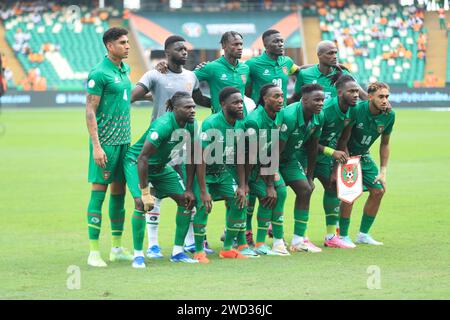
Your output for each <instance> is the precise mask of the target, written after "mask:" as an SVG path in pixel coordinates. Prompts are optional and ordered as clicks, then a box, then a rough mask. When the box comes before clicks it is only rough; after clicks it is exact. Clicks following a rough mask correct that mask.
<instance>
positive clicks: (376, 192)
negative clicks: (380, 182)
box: [371, 188, 384, 199]
mask: <svg viewBox="0 0 450 320" xmlns="http://www.w3.org/2000/svg"><path fill="white" fill-rule="evenodd" d="M371 194H372V196H373V197H376V198H379V199H381V198H382V197H383V195H384V189H383V188H379V189H378V188H377V189H372V192H371Z"/></svg>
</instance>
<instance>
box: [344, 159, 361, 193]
mask: <svg viewBox="0 0 450 320" xmlns="http://www.w3.org/2000/svg"><path fill="white" fill-rule="evenodd" d="M341 179H342V182H343V183H344V185H345V186H347V187H349V188H351V187H352V186H353V185H354V184H355V183H356V180H357V179H358V167H357V165H356V164H346V165H343V166H342V167H341Z"/></svg>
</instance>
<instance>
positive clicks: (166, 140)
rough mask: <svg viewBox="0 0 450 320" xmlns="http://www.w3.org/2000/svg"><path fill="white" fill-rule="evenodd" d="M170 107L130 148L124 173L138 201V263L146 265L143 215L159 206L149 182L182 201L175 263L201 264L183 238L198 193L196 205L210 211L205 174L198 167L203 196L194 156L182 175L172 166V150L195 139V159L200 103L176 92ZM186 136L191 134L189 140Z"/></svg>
mask: <svg viewBox="0 0 450 320" xmlns="http://www.w3.org/2000/svg"><path fill="white" fill-rule="evenodd" d="M167 111H168V112H166V113H165V114H164V115H162V116H161V117H159V118H157V119H156V120H155V121H153V122H152V123H151V125H150V127H149V128H148V129H147V131H146V132H145V133H144V135H142V137H141V138H140V139H139V140H138V141H137V142H136V143H135V144H134V145H133V146H132V147H130V148H129V150H128V152H127V154H126V156H125V161H124V162H125V164H124V171H125V176H126V179H127V185H128V188H129V189H130V192H131V194H132V196H133V199H134V203H135V210H134V213H133V217H132V225H133V246H134V260H133V264H132V267H133V268H145V259H144V254H143V251H142V247H143V241H144V234H145V217H144V215H145V213H146V212H148V211H149V210H151V209H152V208H153V206H154V198H153V196H152V195H151V194H150V190H149V183H151V185H152V186H153V187H154V190H155V194H156V196H157V197H158V198H159V199H162V198H165V197H171V198H172V199H173V200H174V201H175V202H176V203H177V206H178V208H177V213H176V231H175V245H174V247H173V250H172V256H171V259H170V260H171V261H173V262H184V263H198V261H197V260H195V259H191V258H189V257H188V256H187V255H186V254H185V253H184V252H183V244H184V239H185V237H186V233H187V231H188V228H189V222H190V220H191V209H192V207H193V205H194V203H195V200H196V198H197V207H199V206H204V207H205V210H207V211H210V210H211V208H210V206H211V201H210V198H209V195H207V194H206V193H205V192H204V190H205V189H206V186H205V179H204V175H202V174H201V173H200V174H199V173H198V172H197V178H198V183H199V186H200V190H201V191H202V192H201V194H200V195H198V193H199V190H196V189H195V187H196V186H197V185H196V184H195V183H194V172H195V166H194V164H193V163H192V161H191V162H190V163H187V162H186V164H185V170H183V172H182V175H180V174H179V173H178V172H176V171H175V170H174V169H173V167H171V166H170V165H168V163H169V161H170V159H171V158H172V155H173V153H172V151H173V150H174V148H176V147H179V146H180V143H189V144H190V151H191V159H194V150H195V148H194V146H193V145H194V143H195V141H196V140H197V139H196V128H195V127H196V122H195V103H194V101H193V99H192V97H191V95H190V93H188V92H181V91H180V92H176V93H175V94H174V95H173V97H172V98H170V99H169V100H167ZM177 134H178V136H177ZM186 135H187V136H189V137H190V138H189V139H184V137H185V136H186ZM177 137H178V138H177ZM181 139H184V140H181ZM180 140H181V141H180ZM183 177H185V179H183ZM183 180H184V181H183ZM194 193H195V194H196V195H194ZM197 209H199V208H197Z"/></svg>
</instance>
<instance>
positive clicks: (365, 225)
mask: <svg viewBox="0 0 450 320" xmlns="http://www.w3.org/2000/svg"><path fill="white" fill-rule="evenodd" d="M374 221H375V217H372V216H369V215H367V214H366V213H364V214H363V216H362V219H361V226H360V228H359V232H362V233H369V230H370V227H372V224H373V222H374Z"/></svg>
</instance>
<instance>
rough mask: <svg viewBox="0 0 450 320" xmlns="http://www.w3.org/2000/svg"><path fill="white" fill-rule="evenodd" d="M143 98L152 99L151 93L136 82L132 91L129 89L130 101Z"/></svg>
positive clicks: (142, 99)
mask: <svg viewBox="0 0 450 320" xmlns="http://www.w3.org/2000/svg"><path fill="white" fill-rule="evenodd" d="M144 100H145V101H153V96H152V93H151V92H150V91H148V90H147V89H146V88H144V86H143V85H140V84H139V83H138V84H137V85H136V87H135V88H134V89H133V91H131V103H134V102H136V101H144Z"/></svg>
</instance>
